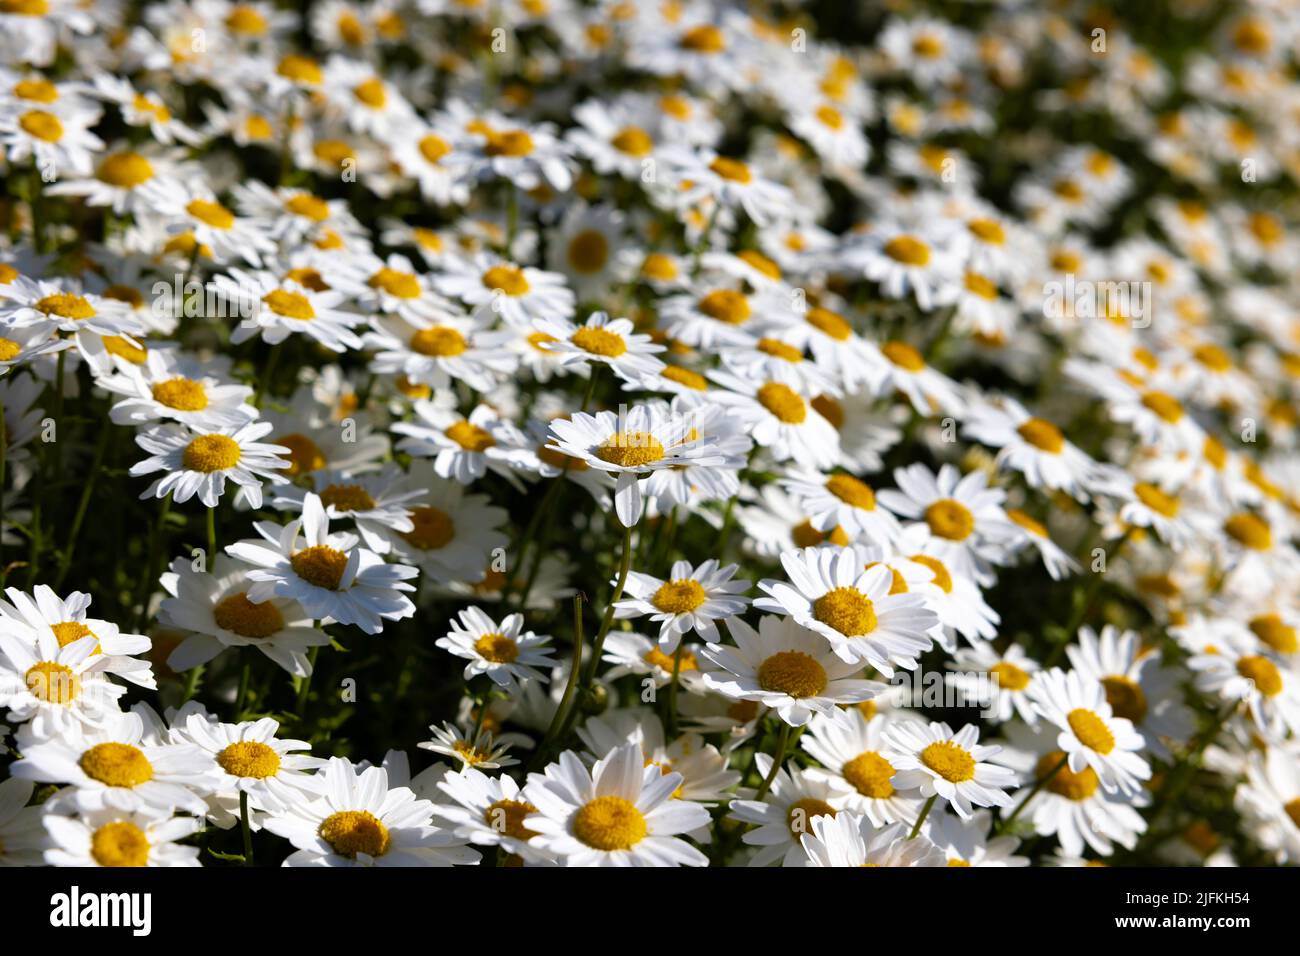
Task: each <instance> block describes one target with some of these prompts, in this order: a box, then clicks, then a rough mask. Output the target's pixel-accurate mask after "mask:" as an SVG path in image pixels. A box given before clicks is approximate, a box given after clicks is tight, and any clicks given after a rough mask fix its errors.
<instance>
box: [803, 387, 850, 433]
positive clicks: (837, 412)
mask: <svg viewBox="0 0 1300 956" xmlns="http://www.w3.org/2000/svg"><path fill="white" fill-rule="evenodd" d="M810 404H811V405H812V407H813V408H814V409H816V410H817V414H818V415H820V416H821V417H822V418H824V419H826V420H827V421H828V422H830V424H831V427H832V428H834V429H835V430H836V431H839V430H840V428H841V427H842V426H843V425H844V406H843V405H841V404H840V403H839V401H838V400H836V399H834V398H831V397H830V396H829V395H817V396H815V397H814V398H813V400H812V402H811V403H810Z"/></svg>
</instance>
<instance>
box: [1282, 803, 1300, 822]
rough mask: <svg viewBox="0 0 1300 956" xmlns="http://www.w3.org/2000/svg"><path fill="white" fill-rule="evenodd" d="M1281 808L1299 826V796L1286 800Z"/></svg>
mask: <svg viewBox="0 0 1300 956" xmlns="http://www.w3.org/2000/svg"><path fill="white" fill-rule="evenodd" d="M1283 809H1284V810H1286V815H1287V816H1288V817H1290V818H1291V822H1292V823H1294V824H1295V825H1296V826H1297V827H1300V797H1296V798H1295V799H1294V800H1288V801H1287V803H1286V806H1285V807H1283Z"/></svg>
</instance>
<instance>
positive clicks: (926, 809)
mask: <svg viewBox="0 0 1300 956" xmlns="http://www.w3.org/2000/svg"><path fill="white" fill-rule="evenodd" d="M938 799H939V795H938V794H937V793H932V794H930V799H929V800H927V801H925V806H923V807H922V808H921V815H920V816H919V817H917V818H916V823H914V824H912V832H911V833H909V834H908V835H907V838H908V839H909V840H915V839H916V835H917V834H918V833H920V832H921V824H922V823H924V822H925V818H926V817H928V816H929V815H930V808H931V807H933V806H934V801H936V800H938Z"/></svg>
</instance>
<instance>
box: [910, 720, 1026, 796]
mask: <svg viewBox="0 0 1300 956" xmlns="http://www.w3.org/2000/svg"><path fill="white" fill-rule="evenodd" d="M885 745H886V747H887V750H886V753H885V757H886V758H887V759H888V760H889V762H890V763H891V764H893V766H894V770H895V771H896V772H895V774H894V781H893V782H894V785H895V786H896V787H898V788H899V789H900V790H912V789H919V790H920V792H921V796H923V797H926V798H930V797H933V796H935V795H936V794H937V795H938V796H940V797H942V798H943V799H944V800H945V801H946V802H947V803H948V804H949V805H950V806H951V807H952V808H953V809H954V810H956V811H957V814H958V816H960V817H961V818H962V819H969V818H970V816H971V807H972V806H976V807H1006V806H1010V805H1011V797H1010V796H1009V795H1008V794H1007V792H1006V788H1007V787H1014V786H1015V782H1016V776H1015V774H1014V773H1012V772H1011V771H1010V770H1008V769H1007V768H1006V767H999V766H998V765H997V764H994V763H989V762H988V758H990V757H992V756H994V755H996V754H997V752H998V751H999V750H1001V749H1002V748H1000V747H987V746H983V747H982V746H980V745H979V728H977V727H976V726H975V725H974V724H967V725H966V726H965V727H963V728H962V729H961V730H959V731H957V732H956V733H953V730H952V728H951V727H949V726H948V725H947V724H944V723H939V722H938V721H930V723H929V725H925V724H922V723H920V722H919V721H907V722H900V723H896V724H893V725H892V726H890V727H889V728H888V729H887V730H886V731H885Z"/></svg>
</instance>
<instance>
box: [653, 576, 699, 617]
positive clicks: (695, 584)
mask: <svg viewBox="0 0 1300 956" xmlns="http://www.w3.org/2000/svg"><path fill="white" fill-rule="evenodd" d="M707 597H708V595H706V594H705V593H704V588H702V587H701V586H700V582H699V581H696V580H694V579H692V578H679V579H677V580H676V581H665V582H664V583H663V584H661V585H659V589H658V590H657V591H655V593H654V596H653V597H652V598H650V603H651V604H653V605H654V606H655V607H656V608H658V609H659V610H660V611H663V612H664V613H665V614H690V613H691V612H692V611H694V610H695V609H696V608H698V607H699V606H700V605H701V604H703V603H704V602H705V600H706V599H707Z"/></svg>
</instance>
